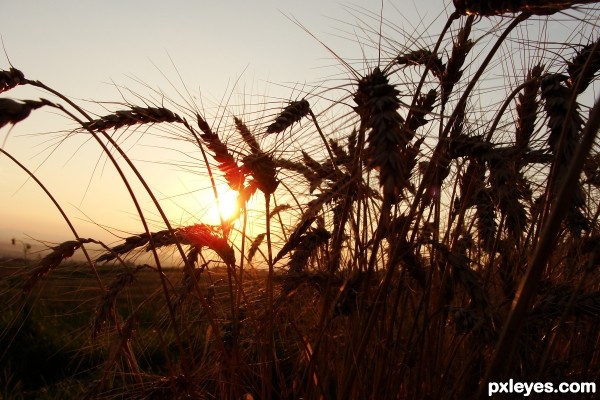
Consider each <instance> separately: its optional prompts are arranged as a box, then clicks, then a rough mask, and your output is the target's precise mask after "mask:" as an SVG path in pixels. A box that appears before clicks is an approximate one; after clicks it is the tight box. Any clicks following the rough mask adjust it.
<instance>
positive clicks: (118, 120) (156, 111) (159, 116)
mask: <svg viewBox="0 0 600 400" xmlns="http://www.w3.org/2000/svg"><path fill="white" fill-rule="evenodd" d="M171 122H179V123H183V124H187V123H186V122H185V120H184V119H183V118H181V117H180V116H179V115H177V114H176V113H174V112H173V111H171V110H169V109H167V108H164V107H137V106H132V107H131V108H130V109H129V110H119V111H115V112H114V113H112V114H108V115H104V116H102V117H100V118H98V119H95V120H93V121H90V122H85V123H84V124H83V127H84V128H85V129H89V130H93V131H104V130H108V129H115V130H117V129H121V128H123V127H125V126H134V125H143V124H158V123H171Z"/></svg>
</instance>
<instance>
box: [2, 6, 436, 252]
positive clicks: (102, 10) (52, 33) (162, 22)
mask: <svg viewBox="0 0 600 400" xmlns="http://www.w3.org/2000/svg"><path fill="white" fill-rule="evenodd" d="M442 5H443V2H441V1H436V0H421V1H419V2H418V5H417V3H416V2H409V1H404V2H400V1H397V2H388V1H385V2H384V3H383V7H384V13H385V15H386V17H387V18H389V19H390V20H391V22H392V23H393V24H394V26H393V27H390V26H388V27H385V26H384V31H385V30H386V29H390V30H392V31H394V30H396V29H404V30H406V31H407V32H413V31H417V30H419V29H423V27H422V26H421V27H419V24H420V23H421V21H425V22H426V23H435V21H437V22H438V23H439V22H440V21H441V22H442V23H443V21H445V18H446V15H447V11H446V10H445V8H444V7H443V6H442ZM381 6H382V5H381V2H379V1H370V2H361V3H360V5H357V4H356V3H352V2H346V1H328V0H319V1H315V0H307V1H252V2H250V1H171V2H165V1H160V2H159V1H101V2H100V1H81V0H77V1H75V0H73V1H65V0H58V1H53V2H39V1H28V0H24V1H18V2H16V1H7V0H0V35H1V37H2V40H3V44H4V49H5V53H4V52H2V53H0V68H2V69H4V70H8V69H9V68H10V65H11V64H12V65H13V66H14V67H16V68H18V69H20V70H21V71H23V72H24V73H25V75H26V77H27V78H29V79H34V80H40V81H42V82H44V83H45V84H47V85H48V86H50V87H52V88H54V89H56V90H58V91H59V92H61V93H63V94H65V95H67V96H69V97H70V98H71V99H73V100H74V101H75V102H76V103H78V104H80V105H82V106H83V107H84V108H86V110H90V111H91V112H93V113H96V114H97V115H102V114H103V113H108V111H105V110H111V111H114V110H116V109H119V108H123V107H119V106H118V105H115V104H104V105H103V104H102V102H122V101H124V99H126V100H127V101H129V102H131V103H134V104H142V105H143V102H144V100H145V99H150V98H152V99H154V101H155V102H157V101H160V100H157V99H159V98H160V95H159V94H158V93H167V94H166V97H168V98H170V99H176V98H177V96H178V94H177V91H180V92H182V91H185V90H188V91H189V93H190V96H191V97H192V98H193V99H194V101H196V102H197V104H201V106H202V108H203V109H205V110H207V112H208V113H210V112H209V111H210V110H217V111H218V110H220V108H219V107H218V106H219V105H222V104H224V102H226V101H228V102H229V103H230V104H236V102H237V105H238V106H239V105H240V104H246V103H249V104H250V103H252V102H259V103H260V102H262V103H265V101H267V100H265V99H268V101H275V100H273V99H276V101H275V103H277V101H278V102H279V105H281V106H284V105H285V104H286V102H287V99H291V100H293V99H297V98H299V97H302V96H303V95H304V92H306V91H307V89H306V88H307V87H309V86H310V85H312V84H314V83H317V82H320V81H322V80H323V79H326V78H327V77H328V76H331V75H332V74H333V75H335V74H338V75H339V74H340V73H342V75H343V73H344V72H343V71H344V68H343V67H342V66H340V63H339V62H338V61H336V60H335V59H334V57H333V56H332V54H331V53H330V52H328V51H327V49H326V48H325V47H324V46H323V45H322V44H320V43H319V42H318V41H317V40H316V39H315V38H314V37H312V36H311V35H314V36H315V37H316V38H318V40H320V41H322V42H324V43H326V44H327V46H329V47H330V48H331V49H332V50H334V51H335V52H336V53H337V54H338V55H340V56H341V57H342V58H344V59H347V60H362V59H364V58H365V56H366V55H367V53H368V57H376V55H375V54H376V53H374V51H375V50H374V48H375V47H376V46H375V45H374V42H376V40H377V39H376V38H375V39H374V37H375V36H376V35H373V34H372V33H368V32H367V31H366V30H365V28H368V29H371V30H373V31H377V30H378V29H379V26H378V25H379V23H378V15H379V14H380V12H381ZM400 8H401V10H400ZM294 20H295V21H297V23H296V22H294ZM300 24H301V25H302V26H304V27H305V28H306V30H308V31H309V32H310V34H309V33H307V32H306V31H305V30H304V29H302V28H301V27H300V26H299V25H300ZM367 36H368V37H367ZM359 37H362V39H357V38H359ZM182 82H183V83H182ZM0 96H2V97H10V98H15V99H37V98H40V97H46V98H48V97H49V95H48V94H47V93H42V92H41V91H39V90H37V89H35V88H30V87H19V88H17V89H13V90H11V91H9V92H7V93H3V94H2V95H0ZM224 99H225V100H224ZM54 100H55V98H54ZM279 105H277V106H279ZM273 107H275V106H273ZM239 109H240V108H239V107H238V110H239ZM74 127H75V125H74V124H73V122H72V121H69V120H68V119H67V118H65V117H64V116H63V115H60V114H58V113H57V112H56V111H53V110H50V109H40V110H37V111H35V112H34V113H33V114H32V115H31V116H30V117H29V118H28V119H27V120H25V121H23V122H21V123H19V124H17V125H16V126H15V127H14V128H12V129H11V128H10V127H9V126H6V127H4V128H2V129H0V141H1V143H2V145H3V148H4V150H6V151H8V152H9V153H10V154H12V155H13V156H14V157H16V158H17V159H18V160H19V161H20V162H22V163H23V164H24V165H26V166H27V167H28V168H29V169H31V170H32V171H35V174H36V176H37V177H38V178H39V179H40V180H41V181H42V182H43V183H44V184H45V185H46V186H47V188H48V190H50V191H51V192H52V194H53V195H54V196H55V197H56V198H57V200H58V201H59V203H60V204H61V206H62V207H64V209H65V211H66V212H67V214H68V215H69V216H70V218H72V220H73V222H74V223H75V225H76V227H77V229H78V233H79V234H80V236H82V237H94V238H97V239H100V240H103V241H106V242H108V243H111V242H114V241H115V240H117V239H118V237H119V236H121V237H122V236H127V235H128V234H132V233H137V232H141V231H142V230H143V229H142V226H141V225H140V223H139V218H138V217H137V215H136V213H135V210H134V208H133V206H132V202H131V200H130V199H129V197H128V196H127V192H126V191H125V189H124V187H123V185H122V183H121V182H120V180H119V178H118V176H117V175H116V173H115V171H114V170H113V169H112V168H111V167H110V165H109V163H108V162H107V161H106V157H103V156H102V155H101V151H100V149H99V148H98V146H97V145H96V144H94V143H92V142H90V141H89V140H88V138H87V137H86V136H85V135H81V134H79V135H73V134H71V133H70V130H72V129H73V128H74ZM142 132H145V131H143V130H142ZM130 134H131V137H127V136H123V137H121V138H120V139H121V140H122V141H123V142H122V143H123V144H124V147H125V148H126V149H127V151H128V154H130V156H131V157H132V158H133V159H134V160H135V162H136V165H139V166H140V168H142V169H143V173H144V175H145V176H147V177H149V182H150V184H151V186H152V188H153V189H154V190H155V191H156V193H157V196H158V197H159V198H161V199H162V201H163V204H165V207H166V210H167V212H168V213H169V216H170V218H172V219H173V220H174V222H175V224H179V223H180V224H185V223H190V222H193V221H198V220H200V219H202V218H203V217H204V218H210V217H211V211H209V209H210V207H211V202H212V197H211V195H210V192H209V191H208V188H209V185H208V182H207V179H206V177H205V175H202V176H200V175H194V171H193V168H192V170H191V171H190V168H187V170H186V171H182V169H184V168H182V166H183V163H182V160H183V162H184V163H189V162H190V159H189V158H186V157H185V154H184V153H185V151H186V150H185V147H181V148H180V147H179V145H180V144H181V143H178V142H173V141H168V140H165V139H164V137H163V138H154V137H152V136H149V137H147V138H144V139H143V140H142V139H139V138H136V137H134V136H136V135H135V132H134V133H130ZM187 145H189V144H187ZM182 154H183V155H182ZM187 165H188V164H186V166H187ZM0 185H1V186H0V243H5V242H8V241H10V239H11V238H17V239H18V240H22V241H23V242H27V243H34V244H35V243H36V242H37V241H48V242H61V241H64V240H69V239H71V238H72V234H71V233H70V231H69V230H68V228H67V225H66V223H65V222H64V220H63V219H62V217H61V216H60V214H59V213H58V211H57V210H56V208H55V207H54V206H53V205H52V203H51V202H50V200H49V199H48V198H47V197H46V196H45V194H44V193H43V192H42V191H41V190H40V188H39V187H38V186H37V185H36V184H35V183H34V182H33V181H32V180H30V179H28V177H27V175H26V174H25V173H24V172H23V171H22V170H20V169H19V168H18V167H17V166H16V165H15V164H14V163H12V162H11V161H9V160H8V159H7V158H6V157H1V156H0ZM134 190H138V191H141V189H140V188H139V187H136V188H135V189H134ZM186 193H187V194H188V195H187V196H186V195H185V194H186ZM189 193H194V194H193V195H189ZM141 202H142V206H143V207H144V209H145V210H147V212H148V215H149V219H150V220H151V221H152V223H153V224H154V226H153V227H152V228H155V229H159V228H161V223H160V222H159V218H158V216H157V215H156V212H155V211H154V210H153V207H152V206H151V204H150V202H149V200H148V199H141ZM213 218H214V216H213ZM215 222H216V221H215Z"/></svg>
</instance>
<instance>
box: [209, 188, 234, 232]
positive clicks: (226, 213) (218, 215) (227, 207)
mask: <svg viewBox="0 0 600 400" xmlns="http://www.w3.org/2000/svg"><path fill="white" fill-rule="evenodd" d="M217 191H218V192H219V202H218V203H217V202H216V201H215V202H214V203H213V205H212V206H211V208H210V210H209V212H208V216H209V218H210V220H211V221H214V223H215V224H219V223H220V222H221V219H222V220H223V221H224V222H230V221H232V220H235V219H236V218H237V217H239V214H240V206H239V204H238V193H237V192H236V191H234V190H231V189H229V187H218V188H217Z"/></svg>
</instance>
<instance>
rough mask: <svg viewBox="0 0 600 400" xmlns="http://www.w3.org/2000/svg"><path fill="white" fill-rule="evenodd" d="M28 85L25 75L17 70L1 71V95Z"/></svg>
mask: <svg viewBox="0 0 600 400" xmlns="http://www.w3.org/2000/svg"><path fill="white" fill-rule="evenodd" d="M25 83H26V79H25V75H24V74H23V73H22V72H21V71H19V70H18V69H16V68H13V67H11V68H10V69H9V70H8V71H6V70H0V93H3V92H6V91H8V90H10V89H12V88H15V87H17V86H19V85H23V84H25Z"/></svg>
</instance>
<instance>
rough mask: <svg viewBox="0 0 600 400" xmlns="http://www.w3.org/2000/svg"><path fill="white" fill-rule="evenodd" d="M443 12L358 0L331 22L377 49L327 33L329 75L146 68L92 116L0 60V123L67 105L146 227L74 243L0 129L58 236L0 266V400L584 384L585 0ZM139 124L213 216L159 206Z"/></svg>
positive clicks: (368, 394)
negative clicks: (196, 82)
mask: <svg viewBox="0 0 600 400" xmlns="http://www.w3.org/2000/svg"><path fill="white" fill-rule="evenodd" d="M440 3H441V5H442V4H443V3H442V2H440ZM443 5H444V6H446V7H447V8H448V10H447V14H448V16H449V17H448V18H447V20H445V21H444V25H443V27H441V28H440V30H438V31H435V32H434V31H431V30H429V29H430V28H431V26H433V25H431V26H430V28H427V25H423V26H424V27H423V31H418V32H406V31H403V30H401V29H400V28H399V27H397V26H396V25H394V21H393V20H392V19H390V18H388V16H387V14H386V13H385V10H386V9H385V8H384V9H383V11H384V12H383V13H381V14H380V13H379V12H369V11H367V10H365V9H362V8H358V7H357V8H356V9H355V10H354V12H355V13H356V15H357V21H360V22H356V24H360V25H359V26H356V27H354V28H356V29H354V28H353V27H350V28H348V32H347V34H348V36H349V37H352V35H357V37H358V39H359V40H360V42H361V43H363V45H365V46H370V49H371V50H373V51H374V53H375V54H376V56H375V57H374V58H371V57H367V56H365V58H363V59H360V60H351V59H344V58H342V57H339V56H338V55H337V53H336V52H335V48H333V49H332V48H329V47H326V50H327V51H328V52H329V56H330V60H331V64H332V69H331V71H333V72H332V73H331V74H330V75H328V76H327V77H326V79H324V81H323V82H324V83H322V82H319V83H315V84H303V85H302V86H301V87H302V89H298V87H294V88H293V90H290V91H291V92H294V94H293V97H291V96H292V95H290V98H287V99H272V98H266V97H263V98H260V97H259V96H258V97H257V96H256V95H255V94H248V93H246V94H245V95H246V96H247V98H245V99H241V100H240V101H239V102H238V103H236V102H235V101H224V102H223V103H222V104H219V106H218V107H216V108H209V107H204V106H203V104H202V103H201V102H197V101H195V97H194V96H192V95H190V94H189V92H188V91H187V88H183V89H181V90H180V91H179V92H178V93H180V95H181V98H172V97H164V96H163V95H162V92H161V91H159V90H158V89H155V88H154V87H153V85H152V84H151V83H148V82H144V84H143V85H142V90H145V91H146V92H145V94H139V92H138V91H135V92H134V91H133V89H132V91H131V93H135V94H136V96H132V97H134V98H136V99H138V101H137V102H133V101H132V102H129V101H125V102H123V101H120V100H117V101H116V102H115V103H113V104H110V105H107V106H105V108H106V111H105V112H104V113H91V112H89V111H87V104H82V102H80V101H78V100H74V99H73V98H71V97H69V96H68V95H67V94H64V93H62V92H61V91H60V88H54V87H50V86H48V85H47V84H46V83H44V82H42V81H40V80H37V79H36V77H30V76H29V75H28V74H27V71H21V70H20V69H18V68H17V67H18V66H13V65H9V66H8V67H6V68H5V69H2V70H0V93H2V97H0V134H8V133H7V132H8V131H9V130H10V128H11V126H13V125H15V124H21V123H23V121H25V120H26V119H28V118H30V117H31V115H34V114H37V113H42V112H52V113H55V114H59V115H61V116H63V117H65V120H66V121H67V123H66V124H67V125H68V127H66V128H65V131H64V132H62V133H61V134H60V135H62V138H64V139H65V140H67V139H69V140H71V139H72V140H75V138H82V140H85V141H86V143H88V145H90V146H92V145H93V146H94V147H95V148H96V152H97V153H96V154H100V159H101V162H102V165H103V168H104V169H110V170H111V171H114V176H115V184H114V186H115V190H120V191H123V193H126V194H127V196H129V198H130V201H131V203H132V204H133V207H134V209H135V220H136V223H137V226H138V230H137V231H135V232H122V231H118V227H114V228H113V227H107V228H106V229H108V230H111V229H114V231H115V232H117V234H118V236H119V237H120V240H118V241H116V242H111V243H107V242H104V241H102V240H100V239H98V238H95V237H90V235H88V234H87V233H86V232H85V229H83V230H82V229H81V224H80V223H78V222H79V221H78V218H74V216H72V215H70V213H69V212H68V211H66V208H65V205H64V204H62V203H61V201H59V199H57V197H56V196H55V193H53V192H52V190H51V189H50V188H47V187H46V186H45V182H44V179H42V178H41V176H42V172H41V171H38V170H37V169H32V168H31V167H30V166H28V163H27V160H25V159H18V158H17V157H15V156H13V154H12V153H11V148H10V145H7V146H3V147H0V157H3V158H5V159H9V160H11V163H13V164H14V165H15V168H17V169H18V170H19V171H20V173H22V174H23V177H25V178H26V179H28V180H31V181H32V182H35V184H36V185H37V186H38V187H39V189H40V193H44V196H45V197H46V198H47V199H48V200H49V201H51V202H53V204H54V207H55V210H56V211H55V212H56V213H57V215H60V216H61V218H62V219H63V220H64V224H65V226H68V228H69V230H70V231H71V233H72V235H71V236H70V237H65V238H64V241H62V242H61V243H55V244H48V250H47V252H46V253H43V254H40V255H39V257H38V259H37V260H34V259H33V258H34V257H30V259H29V260H28V259H20V258H14V257H13V258H2V259H0V279H1V281H0V288H1V292H0V293H1V296H2V300H3V301H4V303H5V304H6V311H5V312H4V314H3V316H2V318H1V319H0V323H1V326H0V332H1V333H0V343H1V345H2V346H0V349H1V352H0V363H1V364H2V365H3V366H4V368H3V370H4V372H3V375H2V376H0V388H1V389H2V390H1V391H0V398H4V399H13V398H14V399H20V398H90V399H92V398H99V399H163V398H164V399H167V398H168V399H216V398H219V399H459V398H460V399H469V398H473V399H481V398H487V397H488V388H489V385H488V384H489V383H490V382H506V381H508V380H509V379H513V380H514V381H519V382H550V383H553V384H555V385H556V386H558V384H559V383H561V382H568V383H573V382H575V383H584V382H600V379H599V376H600V280H599V278H600V275H599V269H598V266H599V265H600V224H599V221H598V216H599V214H600V192H599V187H600V146H599V142H598V140H597V138H596V135H597V133H598V130H599V128H600V105H599V104H600V103H599V101H600V98H598V93H597V92H598V88H599V86H598V82H597V81H598V80H597V76H598V71H599V70H600V47H599V46H600V45H599V43H600V42H599V40H600V33H599V32H600V31H599V30H598V23H599V22H600V6H599V5H597V4H596V2H593V1H557V0H555V1H552V0H550V1H541V0H540V1H502V2H497V1H494V2H492V1H459V0H454V1H453V2H452V3H446V4H443ZM296 23H297V24H298V25H300V26H301V24H300V22H298V21H296ZM382 27H385V28H386V29H384V30H383V29H382ZM307 35H308V36H310V35H311V33H310V32H309V31H307ZM315 39H317V40H319V38H315ZM323 46H326V45H325V44H323ZM369 54H370V53H369ZM301 80H302V77H299V79H298V81H301ZM25 87H33V88H36V89H37V90H38V91H39V92H40V93H43V95H40V96H39V97H36V98H21V97H20V95H19V93H20V92H19V91H20V90H21V89H23V88H25ZM299 87H300V86H299ZM136 90H137V89H136ZM299 91H300V95H298V92H299ZM257 99H259V100H257ZM144 140H152V141H156V142H157V143H159V144H158V145H157V146H161V148H164V149H168V150H171V151H174V152H178V153H180V154H182V158H181V160H182V161H180V162H179V164H178V168H180V170H181V171H189V170H193V171H194V173H195V174H198V175H199V176H200V177H201V179H202V180H203V182H204V185H205V186H206V188H207V191H206V193H205V194H204V195H203V196H205V197H206V196H209V198H210V203H214V204H215V210H216V211H215V212H214V213H213V217H214V218H213V220H212V221H210V222H207V221H206V220H204V219H203V218H202V216H203V215H206V214H202V213H201V211H202V210H194V209H188V208H187V207H185V210H182V209H173V208H172V207H170V201H169V198H166V197H164V196H163V195H162V192H161V188H160V187H157V183H156V182H155V181H153V180H152V176H151V174H148V173H146V174H145V173H144V171H145V170H144V169H143V168H141V165H142V164H143V162H142V161H141V160H140V158H139V156H138V153H136V152H137V151H138V148H139V146H142V144H141V143H143V141H144ZM138 141H140V142H139V143H138ZM152 143H154V142H152ZM165 154H166V151H165ZM65 157H69V155H65ZM163 162H164V164H163ZM153 165H154V166H155V167H157V168H161V166H163V165H165V166H168V165H169V160H167V159H165V160H153ZM41 170H42V171H43V166H42V168H41ZM25 178H24V179H25ZM149 182H152V183H151V184H150V183H149ZM165 184H166V182H165ZM117 187H118V189H117ZM226 191H227V192H230V193H233V194H234V195H233V197H232V196H229V197H227V196H226V195H225V194H224V193H226ZM107 197H110V194H107ZM182 215H183V217H182ZM199 215H200V217H197V216H199ZM95 222H96V223H97V224H98V225H100V226H103V225H102V224H103V221H95ZM39 239H40V240H44V238H39ZM24 254H25V255H27V254H26V253H24ZM74 257H79V258H78V259H74ZM81 259H83V260H85V261H79V260H81ZM65 332H68V333H67V334H65ZM23 354H24V355H25V357H24V356H23ZM28 358H30V359H36V358H44V359H45V362H40V363H36V364H35V367H32V364H31V361H30V364H29V365H28V363H27V362H25V361H27V359H28ZM536 396H537V397H535V398H559V397H560V396H559V395H557V394H556V393H554V392H552V393H549V392H544V391H542V392H541V393H538V394H536ZM586 396H587V397H586ZM594 396H595V394H594V393H578V394H573V398H590V399H591V398H594ZM499 397H500V398H502V396H499ZM505 398H514V397H511V396H510V395H506V397H505ZM560 398H563V397H560Z"/></svg>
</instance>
